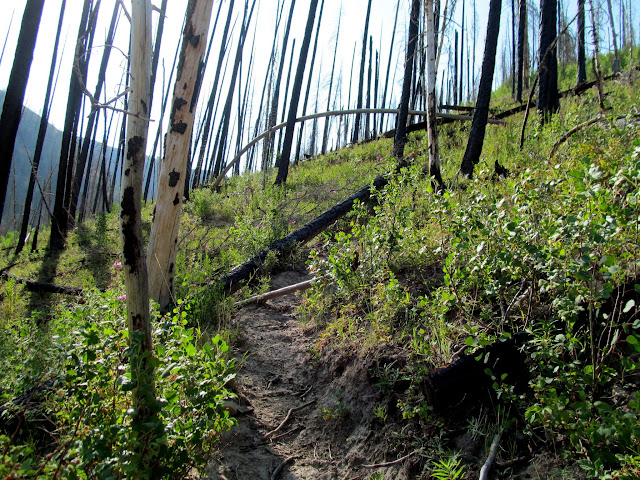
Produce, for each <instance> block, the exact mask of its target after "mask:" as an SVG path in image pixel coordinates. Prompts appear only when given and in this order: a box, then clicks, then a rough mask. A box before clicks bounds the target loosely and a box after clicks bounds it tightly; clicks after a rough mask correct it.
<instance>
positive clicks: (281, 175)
mask: <svg viewBox="0 0 640 480" xmlns="http://www.w3.org/2000/svg"><path fill="white" fill-rule="evenodd" d="M317 9H318V0H311V4H310V5H309V16H308V18H307V26H306V28H305V32H304V39H303V40H302V47H301V48H300V58H299V60H298V69H297V71H296V77H295V80H294V81H293V92H292V93H291V104H290V105H289V115H288V116H287V130H286V131H285V136H284V143H283V146H282V152H281V154H280V161H279V165H278V175H277V176H276V181H275V184H276V185H282V184H284V183H286V181H287V176H288V175H289V158H290V157H291V146H292V143H293V134H294V131H295V127H296V117H297V113H298V102H299V101H300V92H301V90H302V81H303V78H304V70H305V67H306V64H307V55H308V53H309V44H310V43H311V33H312V32H313V24H314V23H315V18H316V10H317Z"/></svg>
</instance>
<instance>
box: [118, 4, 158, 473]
mask: <svg viewBox="0 0 640 480" xmlns="http://www.w3.org/2000/svg"><path fill="white" fill-rule="evenodd" d="M131 7H132V8H131V14H132V15H131V44H132V45H135V46H136V48H132V49H131V56H130V64H131V67H130V68H131V70H130V71H131V92H130V94H129V95H130V97H129V98H130V104H129V105H130V107H129V108H130V111H131V113H132V115H131V118H129V123H128V127H127V155H126V162H125V165H124V166H125V168H124V170H123V171H124V175H123V176H122V196H121V201H120V241H121V243H122V257H123V267H124V283H125V287H126V291H127V319H128V325H129V342H130V345H131V351H132V353H131V356H130V357H129V362H130V366H131V381H132V383H133V385H135V388H134V390H133V406H134V410H135V412H134V414H133V424H132V427H131V430H132V432H133V435H135V436H136V438H137V440H138V444H139V445H147V444H149V443H150V442H151V441H153V440H154V439H155V438H157V437H159V436H160V434H161V433H162V430H163V429H162V424H161V421H160V419H159V418H158V416H157V413H156V412H157V400H156V393H155V371H154V370H155V369H154V366H153V365H154V362H153V341H152V336H151V322H150V316H149V287H148V280H147V267H146V262H145V252H144V245H143V238H142V216H141V209H142V179H143V176H144V159H145V152H146V145H147V135H148V128H149V123H148V117H149V114H150V112H149V110H148V105H149V103H150V97H151V86H150V78H151V52H152V44H151V2H150V0H133V1H132V2H131ZM158 427H160V428H158ZM158 430H160V431H158ZM154 451H155V449H150V450H148V451H146V452H136V453H138V454H141V455H142V456H143V459H142V460H141V461H140V463H139V468H140V469H141V470H142V471H139V472H138V474H141V477H142V478H144V477H145V476H148V477H150V478H154V477H155V475H154V466H155V464H156V460H157V459H156V458H154V453H153V452H154ZM145 457H146V458H145Z"/></svg>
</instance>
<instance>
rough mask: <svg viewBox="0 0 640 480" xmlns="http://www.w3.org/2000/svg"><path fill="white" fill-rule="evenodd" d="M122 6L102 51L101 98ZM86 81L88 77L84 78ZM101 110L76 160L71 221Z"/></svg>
mask: <svg viewBox="0 0 640 480" xmlns="http://www.w3.org/2000/svg"><path fill="white" fill-rule="evenodd" d="M119 8H120V4H119V3H117V2H116V3H115V4H114V6H113V14H112V15H111V23H110V25H109V31H108V33H107V38H106V42H105V48H104V50H103V52H102V62H101V64H100V70H99V72H98V80H97V83H96V88H95V92H94V94H93V98H95V99H99V98H100V96H101V95H102V88H103V86H104V82H105V78H104V77H105V75H106V73H107V65H108V64H109V56H110V54H111V45H112V44H113V38H114V36H115V31H116V25H117V23H118V11H119ZM83 81H84V82H85V83H86V77H85V78H84V79H83ZM98 115H99V111H98V110H96V109H92V110H91V113H90V114H89V122H88V123H87V128H86V130H85V134H84V142H83V143H82V150H81V151H80V156H79V157H78V160H77V161H76V168H75V175H74V180H73V186H72V190H71V201H70V209H69V219H70V221H71V222H73V221H74V220H75V217H76V209H77V204H78V198H79V196H80V188H81V187H82V180H83V178H84V173H85V167H86V165H87V158H88V155H89V146H90V145H91V144H92V140H91V139H92V137H93V134H94V127H95V125H96V123H97V120H98ZM90 173H91V172H90V171H89V172H88V173H87V180H86V181H85V185H86V187H85V188H87V187H88V185H89V174H90Z"/></svg>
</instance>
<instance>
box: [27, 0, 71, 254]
mask: <svg viewBox="0 0 640 480" xmlns="http://www.w3.org/2000/svg"><path fill="white" fill-rule="evenodd" d="M66 4H67V0H62V3H61V5H60V15H59V17H58V28H57V30H56V40H55V42H54V45H53V58H52V59H51V66H50V68H49V80H48V81H47V91H46V93H45V95H44V104H43V105H42V116H41V117H40V126H39V128H38V138H37V139H36V148H35V151H34V153H33V165H32V167H31V174H30V175H29V185H28V186H27V196H26V198H25V201H24V209H23V213H22V224H21V226H20V234H19V235H18V245H17V246H16V255H18V254H19V253H20V252H21V251H22V249H23V248H24V246H25V242H26V241H27V230H28V229H29V217H30V216H31V203H32V201H33V191H34V188H35V183H36V179H37V178H38V167H39V166H40V159H41V158H42V149H43V147H44V139H45V136H46V134H47V126H48V125H49V111H50V109H51V105H50V103H51V91H52V88H53V79H54V75H55V70H56V60H57V58H58V46H59V44H60V31H61V30H62V22H63V20H64V9H65V7H66Z"/></svg>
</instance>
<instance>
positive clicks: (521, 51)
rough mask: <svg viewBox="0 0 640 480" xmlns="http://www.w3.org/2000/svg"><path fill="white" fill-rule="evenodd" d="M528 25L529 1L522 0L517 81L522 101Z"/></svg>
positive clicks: (517, 92) (518, 98)
mask: <svg viewBox="0 0 640 480" xmlns="http://www.w3.org/2000/svg"><path fill="white" fill-rule="evenodd" d="M579 1H580V0H579ZM526 26H527V1H526V0H520V2H519V4H518V68H517V72H516V73H517V76H518V81H517V82H516V83H517V85H516V101H517V102H518V103H522V87H523V82H524V42H525V29H526Z"/></svg>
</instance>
